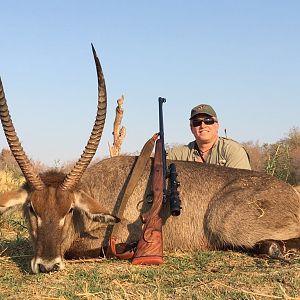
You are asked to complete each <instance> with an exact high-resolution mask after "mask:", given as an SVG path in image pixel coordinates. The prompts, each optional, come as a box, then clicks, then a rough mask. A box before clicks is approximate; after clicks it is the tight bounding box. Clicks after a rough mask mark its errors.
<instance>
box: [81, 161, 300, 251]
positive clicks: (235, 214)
mask: <svg viewBox="0 0 300 300" xmlns="http://www.w3.org/2000/svg"><path fill="white" fill-rule="evenodd" d="M134 160H135V158H133V157H124V156H122V157H116V158H112V159H107V160H104V161H101V162H99V163H98V164H96V165H94V166H92V167H91V168H90V169H88V170H87V172H86V173H85V175H84V177H83V180H82V183H83V188H84V189H85V190H86V191H87V192H88V193H90V194H91V195H92V196H93V197H94V198H95V199H98V200H99V201H100V202H101V203H102V204H103V205H104V206H106V207H107V208H108V209H109V210H110V211H112V212H113V213H117V207H118V205H119V203H118V201H120V199H121V196H122V192H123V191H124V188H125V184H126V180H127V178H128V174H129V173H130V171H131V169H132V166H133V163H134ZM176 166H177V171H178V174H179V180H180V182H181V188H180V195H181V200H182V213H181V215H180V216H179V217H171V216H170V213H169V211H168V207H165V208H164V222H165V225H164V227H163V233H164V249H166V250H175V249H182V250H197V249H203V250H205V249H212V248H213V249H222V248H227V247H242V248H252V247H254V245H255V244H256V243H257V242H259V241H262V240H267V239H270V240H288V239H292V238H300V198H299V196H298V195H297V194H296V193H295V191H294V190H293V189H292V187H291V186H290V185H288V184H286V183H284V182H282V181H279V180H278V179H276V178H274V177H271V176H268V175H266V174H263V173H258V172H254V171H247V170H238V169H232V168H225V167H218V166H214V165H205V164H198V163H192V162H180V161H177V162H176ZM149 175H150V164H148V166H147V168H146V171H145V172H144V174H143V176H142V177H141V179H140V181H139V184H138V186H137V188H136V189H135V191H134V193H133V195H132V197H131V198H130V200H129V202H128V207H127V208H126V210H125V213H124V217H123V220H122V224H123V226H122V229H121V232H120V240H119V241H120V242H128V243H130V242H133V241H136V240H138V238H139V236H140V232H141V226H142V224H141V222H140V219H139V215H140V213H141V212H144V211H146V210H148V209H149V205H148V204H146V201H145V198H146V196H147V195H148V194H149V193H150V189H149V187H150V181H149ZM108 235H109V234H107V235H106V237H107V236H108ZM104 243H105V244H106V243H107V240H105V242H104Z"/></svg>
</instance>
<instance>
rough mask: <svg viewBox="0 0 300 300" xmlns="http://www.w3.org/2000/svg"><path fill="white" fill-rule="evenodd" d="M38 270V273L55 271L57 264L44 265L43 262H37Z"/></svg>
mask: <svg viewBox="0 0 300 300" xmlns="http://www.w3.org/2000/svg"><path fill="white" fill-rule="evenodd" d="M38 266H39V271H40V273H49V272H57V271H59V264H54V265H53V266H51V267H49V266H47V267H46V266H45V265H43V264H39V265H38Z"/></svg>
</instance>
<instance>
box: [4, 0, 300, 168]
mask: <svg viewBox="0 0 300 300" xmlns="http://www.w3.org/2000/svg"><path fill="white" fill-rule="evenodd" d="M0 11H1V18H0V28H1V40H0V44H1V47H0V76H1V79H2V82H3V85H4V89H5V94H6V98H7V101H8V106H9V109H10V114H11V116H12V119H13V122H14V125H15V128H16V131H17V133H18V136H19V139H20V140H21V142H22V145H23V148H24V150H25V152H26V153H27V155H28V156H29V157H30V158H32V159H33V160H36V161H40V162H42V163H44V164H46V165H48V166H55V165H57V164H60V163H65V162H70V161H74V160H77V159H78V158H79V157H80V155H81V154H82V151H83V149H84V147H85V145H86V143H87V140H88V137H89V135H90V132H91V130H92V126H93V123H94V119H95V116H96V107H97V77H96V72H95V66H94V62H93V57H92V51H91V45H90V44H91V43H93V45H94V46H95V48H96V50H97V53H98V56H99V58H100V61H101V64H102V67H103V72H104V76H105V80H106V86H107V94H108V111H107V118H106V123H105V128H104V132H103V135H102V139H101V142H100V146H99V148H98V151H97V153H96V156H95V157H96V158H103V157H106V156H107V155H108V153H109V152H108V143H112V141H113V136H112V130H113V121H114V116H115V108H116V105H117V99H118V98H119V97H120V96H121V95H124V98H125V100H124V117H123V121H122V125H123V126H124V127H125V128H126V130H127V134H126V137H125V140H124V143H123V146H122V153H131V154H132V153H136V152H137V151H140V150H141V148H142V146H143V145H144V143H145V142H146V141H147V140H148V139H149V138H150V137H151V136H152V135H153V134H154V133H155V132H157V131H158V128H159V125H158V97H165V98H166V99H167V102H166V103H165V104H164V105H163V113H164V127H165V132H164V138H165V142H166V143H168V144H170V145H173V144H185V143H188V142H190V141H192V140H193V136H192V134H191V132H190V128H189V115H190V111H191V109H192V108H193V107H194V106H196V105H198V104H200V103H207V104H210V105H212V106H213V107H214V109H215V110H216V112H217V114H218V118H219V121H220V135H224V130H225V129H226V131H227V136H228V137H230V138H233V139H235V140H237V141H240V142H248V141H253V142H255V143H256V142H257V143H259V144H263V143H274V142H276V141H278V140H280V139H281V138H284V137H286V136H287V135H288V133H289V132H290V130H291V129H292V128H294V127H298V126H299V125H300V104H299V99H300V39H299V34H300V18H299V11H300V1H298V0H285V1H283V0H281V1H279V0H211V1H209V0H206V1H204V0H190V1H189V0H184V1H183V0H182V1H179V0H160V1H159V0H151V1H146V0H139V1H137V0H127V1H125V0H123V1H121V0H119V1H118V0H111V1H101V0H97V1H96V0H86V1H77V0H72V1H71V0H64V1H61V0H51V1H40V0H39V1H33V0H27V1H17V0H10V1H4V0H0ZM2 148H8V145H7V142H6V139H5V136H4V134H3V131H2V130H1V133H0V149H2Z"/></svg>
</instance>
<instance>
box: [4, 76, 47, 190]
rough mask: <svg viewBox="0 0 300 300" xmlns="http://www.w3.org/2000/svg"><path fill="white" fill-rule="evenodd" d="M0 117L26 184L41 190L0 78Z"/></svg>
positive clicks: (39, 181)
mask: <svg viewBox="0 0 300 300" xmlns="http://www.w3.org/2000/svg"><path fill="white" fill-rule="evenodd" d="M0 118H1V123H2V127H3V130H4V134H5V136H6V140H7V142H8V145H9V148H10V150H11V152H12V154H13V156H14V158H15V159H16V161H17V163H18V165H19V167H20V169H21V170H22V172H23V175H24V177H25V178H26V180H27V182H28V184H29V185H30V186H31V187H32V188H34V189H36V190H41V189H43V188H44V186H45V185H44V183H43V181H42V179H41V178H40V176H39V175H38V173H36V172H35V170H34V168H33V165H32V163H31V162H30V160H29V159H28V157H27V155H26V154H25V152H24V150H23V148H22V145H21V143H20V141H19V138H18V136H17V133H16V131H15V128H14V125H13V122H12V119H11V117H10V114H9V110H8V106H7V102H6V98H5V93H4V89H3V85H2V81H1V78H0Z"/></svg>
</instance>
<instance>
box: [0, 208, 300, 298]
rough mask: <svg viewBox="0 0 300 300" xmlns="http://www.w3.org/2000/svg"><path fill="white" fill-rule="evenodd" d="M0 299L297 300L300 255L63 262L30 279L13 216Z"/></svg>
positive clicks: (6, 223)
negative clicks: (286, 257) (155, 263)
mask: <svg viewBox="0 0 300 300" xmlns="http://www.w3.org/2000/svg"><path fill="white" fill-rule="evenodd" d="M0 225H1V227H0V299H114V300H115V299H117V300H118V299H192V300H196V299H209V300H210V299H211V300H214V299H237V300H241V299H245V300H246V299H247V300H248V299H249V300H250V299H251V300H253V299H300V256H297V255H294V256H293V258H292V259H289V260H288V261H280V260H271V259H263V258H258V257H255V256H251V255H248V254H244V253H237V252H221V251H211V252H195V253H181V252H176V253H165V258H164V264H163V265H161V266H134V265H132V264H131V263H130V262H127V261H118V260H100V259H99V260H86V261H80V260H79V261H78V260H77V261H67V262H66V267H65V269H64V270H62V271H61V272H58V273H51V274H38V275H32V274H30V259H31V255H32V250H31V246H30V241H29V239H28V234H27V231H26V228H25V227H24V226H25V224H23V221H22V220H21V219H20V214H19V213H18V212H15V213H13V214H12V215H11V216H9V217H6V219H2V220H0Z"/></svg>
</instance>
